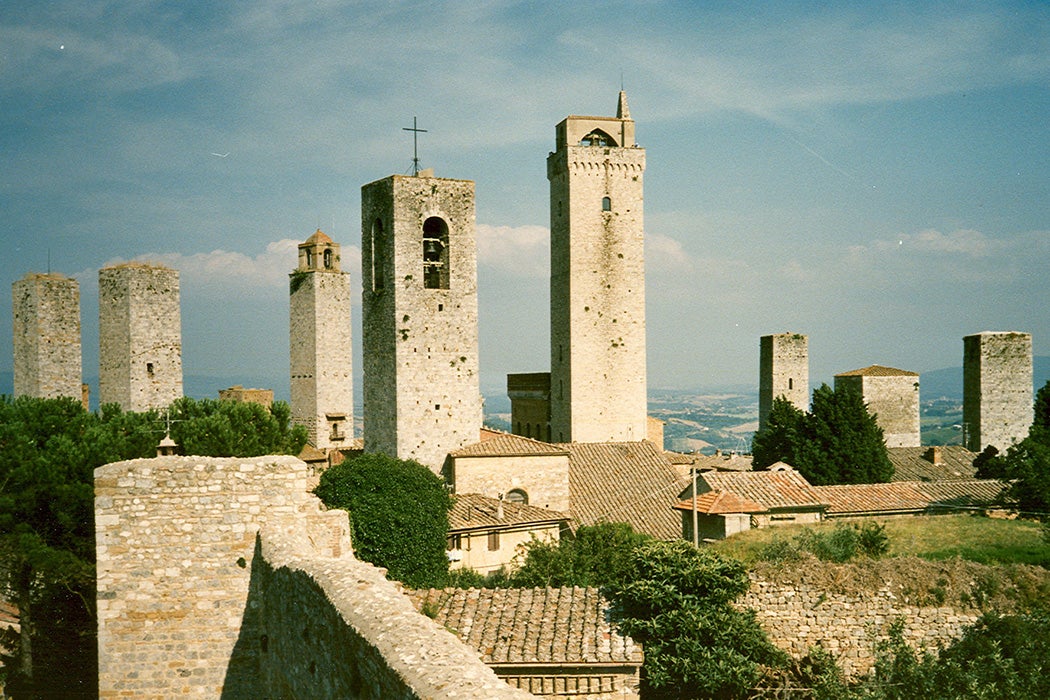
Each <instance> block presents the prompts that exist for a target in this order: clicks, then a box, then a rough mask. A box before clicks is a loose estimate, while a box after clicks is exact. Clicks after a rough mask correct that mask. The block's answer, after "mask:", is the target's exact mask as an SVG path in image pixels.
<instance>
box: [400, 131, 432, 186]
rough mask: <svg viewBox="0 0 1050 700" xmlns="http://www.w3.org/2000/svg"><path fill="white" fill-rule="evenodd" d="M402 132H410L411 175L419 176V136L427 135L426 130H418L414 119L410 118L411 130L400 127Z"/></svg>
mask: <svg viewBox="0 0 1050 700" xmlns="http://www.w3.org/2000/svg"><path fill="white" fill-rule="evenodd" d="M401 130H402V131H411V132H412V174H413V175H415V176H418V175H419V135H420V134H425V133H427V130H426V129H419V128H417V125H416V118H415V117H412V128H411V129H410V128H408V127H407V126H403V127H401Z"/></svg>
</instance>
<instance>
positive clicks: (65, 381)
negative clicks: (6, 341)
mask: <svg viewBox="0 0 1050 700" xmlns="http://www.w3.org/2000/svg"><path fill="white" fill-rule="evenodd" d="M11 301H12V304H11V305H12V331H13V335H14V345H15V347H14V382H15V385H14V395H15V396H33V397H36V398H42V399H51V398H56V397H58V396H68V397H70V398H74V399H78V400H79V399H80V396H81V391H80V383H81V359H80V287H79V285H78V284H77V281H76V280H75V279H70V278H68V277H63V276H62V275H57V274H46V275H45V274H28V275H26V276H25V277H24V278H23V279H20V280H18V281H16V282H15V283H14V284H12V285H11Z"/></svg>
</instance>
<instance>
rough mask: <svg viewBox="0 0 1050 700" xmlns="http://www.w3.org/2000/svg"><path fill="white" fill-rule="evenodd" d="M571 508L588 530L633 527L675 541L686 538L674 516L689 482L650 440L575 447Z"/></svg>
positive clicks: (571, 457)
mask: <svg viewBox="0 0 1050 700" xmlns="http://www.w3.org/2000/svg"><path fill="white" fill-rule="evenodd" d="M558 447H560V448H561V449H564V450H568V451H569V507H570V510H571V511H572V515H573V516H574V517H575V518H576V519H577V520H579V521H580V522H581V523H582V524H584V525H594V524H595V523H602V522H609V523H629V524H630V525H631V527H633V528H634V529H635V530H636V531H638V532H644V533H646V534H648V535H652V536H653V537H657V538H659V539H664V540H670V539H677V538H679V537H681V536H682V532H681V530H682V524H681V518H680V517H679V515H678V514H677V513H675V511H674V507H675V504H677V503H678V493H679V492H680V491H681V490H682V488H684V486H685V481H684V480H683V479H682V478H681V477H680V476H679V475H678V472H677V471H676V470H675V468H674V467H673V466H671V463H670V462H668V460H667V458H666V457H664V454H663V452H662V451H661V450H660V449H659V448H657V447H656V445H654V444H653V443H651V442H649V441H648V440H641V441H639V442H593V443H590V442H571V443H561V444H560V445H558Z"/></svg>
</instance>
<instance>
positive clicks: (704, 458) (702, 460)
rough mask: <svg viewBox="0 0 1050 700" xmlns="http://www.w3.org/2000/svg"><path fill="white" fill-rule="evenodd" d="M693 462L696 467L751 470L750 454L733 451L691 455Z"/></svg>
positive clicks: (721, 469) (738, 470) (720, 469)
mask: <svg viewBox="0 0 1050 700" xmlns="http://www.w3.org/2000/svg"><path fill="white" fill-rule="evenodd" d="M692 456H694V457H695V458H696V459H695V460H693V464H695V465H696V467H697V468H698V469H717V470H719V471H733V472H746V471H750V470H751V461H752V460H751V455H742V454H737V453H735V452H728V453H716V454H713V455H692Z"/></svg>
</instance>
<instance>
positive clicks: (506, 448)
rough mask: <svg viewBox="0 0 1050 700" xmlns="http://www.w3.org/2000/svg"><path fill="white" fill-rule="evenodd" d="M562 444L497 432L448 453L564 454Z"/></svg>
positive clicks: (464, 454) (458, 455) (502, 454)
mask: <svg viewBox="0 0 1050 700" xmlns="http://www.w3.org/2000/svg"><path fill="white" fill-rule="evenodd" d="M564 454H568V450H566V449H565V447H563V446H559V445H552V444H551V443H549V442H540V441H539V440H533V439H531V438H527V437H522V436H521V435H511V434H510V433H502V434H498V435H496V436H495V437H490V438H488V439H486V440H482V441H481V442H475V443H473V444H470V445H466V446H464V447H461V448H459V449H458V450H455V451H453V452H450V453H449V456H450V457H453V458H455V457H520V456H522V455H564Z"/></svg>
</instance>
